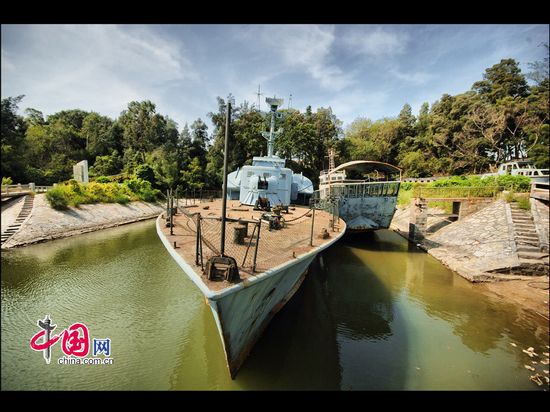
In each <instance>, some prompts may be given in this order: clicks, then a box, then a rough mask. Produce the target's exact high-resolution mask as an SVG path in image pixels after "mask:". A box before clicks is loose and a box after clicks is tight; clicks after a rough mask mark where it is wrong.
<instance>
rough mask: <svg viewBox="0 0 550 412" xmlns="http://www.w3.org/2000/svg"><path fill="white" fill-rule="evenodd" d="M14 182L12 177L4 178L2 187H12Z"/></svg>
mask: <svg viewBox="0 0 550 412" xmlns="http://www.w3.org/2000/svg"><path fill="white" fill-rule="evenodd" d="M12 184H13V180H12V178H11V177H2V186H4V185H12Z"/></svg>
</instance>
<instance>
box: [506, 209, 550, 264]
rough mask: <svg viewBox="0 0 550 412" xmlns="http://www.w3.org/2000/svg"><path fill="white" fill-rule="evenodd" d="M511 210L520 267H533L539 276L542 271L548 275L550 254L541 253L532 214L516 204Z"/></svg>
mask: <svg viewBox="0 0 550 412" xmlns="http://www.w3.org/2000/svg"><path fill="white" fill-rule="evenodd" d="M510 209H511V212H512V221H513V223H514V229H515V232H516V234H515V241H516V247H517V253H518V258H519V261H520V265H521V266H522V267H524V268H528V267H532V268H533V270H534V271H536V272H538V273H539V274H540V272H541V271H543V272H546V273H548V261H549V258H548V252H543V251H541V245H540V242H539V237H538V234H537V231H536V228H535V223H534V222H533V217H532V216H531V212H529V211H528V210H524V209H520V208H519V207H518V205H517V203H515V202H512V203H510Z"/></svg>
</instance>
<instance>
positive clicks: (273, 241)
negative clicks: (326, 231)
mask: <svg viewBox="0 0 550 412" xmlns="http://www.w3.org/2000/svg"><path fill="white" fill-rule="evenodd" d="M193 199H195V197H192V198H191V199H187V198H182V199H179V202H178V203H179V207H178V209H177V210H178V212H180V213H182V214H183V215H184V219H183V221H181V218H180V226H182V227H183V228H184V229H185V230H187V231H188V232H189V234H190V235H191V234H193V235H194V236H195V264H196V265H199V266H201V267H202V268H203V269H204V267H205V265H206V262H207V261H208V259H210V258H211V257H213V256H220V252H221V251H220V243H221V224H222V223H221V217H218V216H203V215H202V214H201V211H198V210H197V208H195V207H193V205H194V204H195V203H196V201H195V203H193ZM206 199H208V197H206ZM314 207H315V204H312V206H311V208H310V209H294V210H291V213H292V214H290V213H289V214H286V213H281V214H280V222H281V226H282V227H281V228H276V225H275V224H274V222H273V220H272V219H268V217H267V216H266V218H264V219H260V220H256V219H233V218H226V229H225V253H224V254H225V255H226V256H231V257H233V258H234V259H235V260H236V262H237V265H238V267H239V270H245V271H248V272H251V273H252V272H256V271H258V270H263V269H266V267H267V266H269V267H273V266H277V265H278V264H282V263H284V262H286V261H288V259H289V258H290V257H292V255H291V253H292V250H298V249H300V248H302V249H303V248H304V247H307V246H310V245H312V244H313V243H314V239H313V235H314V231H313V230H312V229H313V225H314V224H315V221H314V220H315V210H314V209H313V208H314ZM271 216H272V217H273V213H272V212H271ZM241 231H244V236H242V232H241ZM287 231H288V232H287ZM239 232H241V233H239ZM285 232H286V233H285Z"/></svg>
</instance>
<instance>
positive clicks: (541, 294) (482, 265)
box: [391, 202, 550, 320]
mask: <svg viewBox="0 0 550 412" xmlns="http://www.w3.org/2000/svg"><path fill="white" fill-rule="evenodd" d="M501 209H502V210H501ZM409 215H410V208H409V207H407V208H400V209H399V210H398V211H397V212H396V213H395V216H394V219H393V221H392V225H391V229H393V230H394V231H396V232H397V233H399V234H400V235H402V236H403V237H405V238H406V239H408V234H409V233H408V231H409V227H408V224H409ZM503 216H505V214H504V211H503V203H502V202H495V203H494V204H493V205H492V206H490V207H487V208H486V209H485V210H484V211H480V212H478V213H476V214H474V215H472V216H469V217H467V218H465V219H464V220H463V221H461V222H460V223H459V222H456V223H454V224H451V225H447V226H445V227H444V228H443V229H439V230H436V231H435V233H433V234H432V233H428V234H427V238H426V239H424V240H423V241H422V242H421V243H419V244H418V246H420V247H421V248H422V249H424V250H425V251H427V252H428V253H429V254H431V255H432V256H434V257H435V258H436V259H438V260H439V261H440V262H441V263H443V264H444V265H445V266H447V267H449V269H451V270H452V271H454V272H455V273H457V274H459V275H460V276H462V277H464V278H466V279H468V280H470V281H472V282H476V283H475V285H476V287H479V288H480V289H482V290H484V291H487V292H488V293H489V294H492V295H495V296H498V297H500V298H502V299H505V300H506V301H508V302H513V303H515V304H517V305H519V306H520V307H522V308H523V309H526V310H529V311H532V312H534V313H536V314H538V315H540V316H541V317H543V318H545V319H546V320H548V318H549V306H548V302H549V291H548V290H549V289H548V288H549V284H550V282H549V276H548V274H546V275H545V276H519V275H504V274H496V273H489V272H487V270H490V269H494V268H495V267H498V266H499V265H503V264H504V265H511V264H512V263H513V259H514V255H515V244H512V242H513V232H512V230H513V229H512V228H511V224H510V223H509V222H507V221H506V219H504V218H503ZM439 219H440V218H439ZM498 219H500V220H503V221H502V222H499V221H498ZM493 222H497V223H498V224H493V225H492V224H491V223H493ZM427 226H428V228H430V227H438V226H442V225H441V222H439V221H438V218H437V217H429V218H428V225H427ZM510 244H512V247H510V246H509V245H510ZM516 259H517V258H516ZM509 261H512V263H510V262H509Z"/></svg>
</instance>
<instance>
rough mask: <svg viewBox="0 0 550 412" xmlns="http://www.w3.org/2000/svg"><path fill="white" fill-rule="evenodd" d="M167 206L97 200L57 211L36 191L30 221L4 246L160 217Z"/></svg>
mask: <svg viewBox="0 0 550 412" xmlns="http://www.w3.org/2000/svg"><path fill="white" fill-rule="evenodd" d="M163 210H164V207H163V206H162V205H160V204H155V203H146V202H131V203H128V204H127V205H121V204H117V203H98V204H92V205H80V207H78V208H75V207H70V208H69V209H68V210H55V209H53V208H51V207H50V205H49V204H48V202H47V201H46V196H45V195H44V194H37V195H36V196H35V199H34V207H33V210H32V212H31V215H30V216H29V218H28V219H27V221H26V222H25V223H24V224H23V225H22V226H21V229H20V230H19V231H18V232H17V233H15V234H14V235H13V236H12V237H11V238H10V239H9V240H8V241H7V242H6V243H4V244H3V245H2V248H10V247H15V246H23V245H27V244H31V243H37V242H43V241H46V240H52V239H58V238H63V237H68V236H73V235H77V234H80V233H86V232H92V231H95V230H100V229H106V228H109V227H114V226H119V225H124V224H127V223H132V222H138V221H140V220H145V219H150V218H154V217H157V216H158V215H159V214H160V213H161V212H162V211H163Z"/></svg>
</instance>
